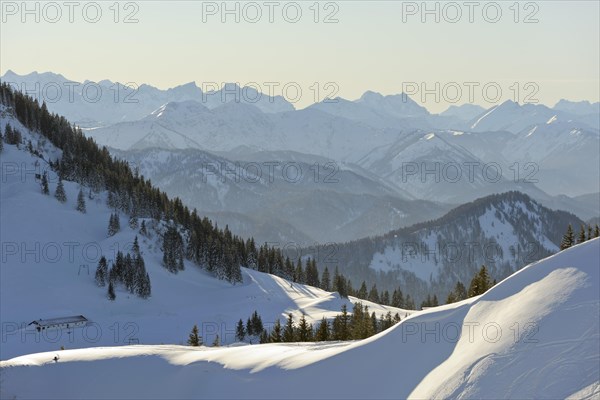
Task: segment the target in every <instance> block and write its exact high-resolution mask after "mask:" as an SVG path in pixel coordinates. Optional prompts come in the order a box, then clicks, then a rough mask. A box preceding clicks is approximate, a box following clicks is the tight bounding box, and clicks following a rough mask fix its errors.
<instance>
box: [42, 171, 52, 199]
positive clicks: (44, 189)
mask: <svg viewBox="0 0 600 400" xmlns="http://www.w3.org/2000/svg"><path fill="white" fill-rule="evenodd" d="M41 185H42V193H43V194H45V195H49V194H50V189H49V188H48V173H47V172H46V171H44V173H43V174H42V183H41Z"/></svg>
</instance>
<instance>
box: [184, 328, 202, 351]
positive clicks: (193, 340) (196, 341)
mask: <svg viewBox="0 0 600 400" xmlns="http://www.w3.org/2000/svg"><path fill="white" fill-rule="evenodd" d="M187 344H188V345H190V346H200V345H201V344H202V339H201V338H200V335H199V332H198V325H195V324H194V327H193V328H192V332H191V333H190V336H189V338H188V341H187Z"/></svg>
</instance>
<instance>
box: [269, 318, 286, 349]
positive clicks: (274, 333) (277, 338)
mask: <svg viewBox="0 0 600 400" xmlns="http://www.w3.org/2000/svg"><path fill="white" fill-rule="evenodd" d="M269 341H270V342H271V343H280V342H282V341H283V336H282V328H281V322H280V321H279V319H277V321H275V324H274V325H273V329H272V330H271V335H270V337H269Z"/></svg>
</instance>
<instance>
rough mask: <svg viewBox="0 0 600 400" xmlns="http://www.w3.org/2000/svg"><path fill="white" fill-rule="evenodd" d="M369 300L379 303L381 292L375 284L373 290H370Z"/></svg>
mask: <svg viewBox="0 0 600 400" xmlns="http://www.w3.org/2000/svg"><path fill="white" fill-rule="evenodd" d="M367 300H369V301H372V302H373V303H379V302H380V300H379V292H378V291H377V285H375V284H373V286H372V287H371V290H370V291H369V297H368V298H367Z"/></svg>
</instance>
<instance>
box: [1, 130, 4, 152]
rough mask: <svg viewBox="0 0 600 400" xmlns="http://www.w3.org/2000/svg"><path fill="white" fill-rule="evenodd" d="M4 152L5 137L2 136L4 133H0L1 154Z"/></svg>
mask: <svg viewBox="0 0 600 400" xmlns="http://www.w3.org/2000/svg"><path fill="white" fill-rule="evenodd" d="M3 150H4V136H2V131H0V153H2V151H3Z"/></svg>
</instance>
